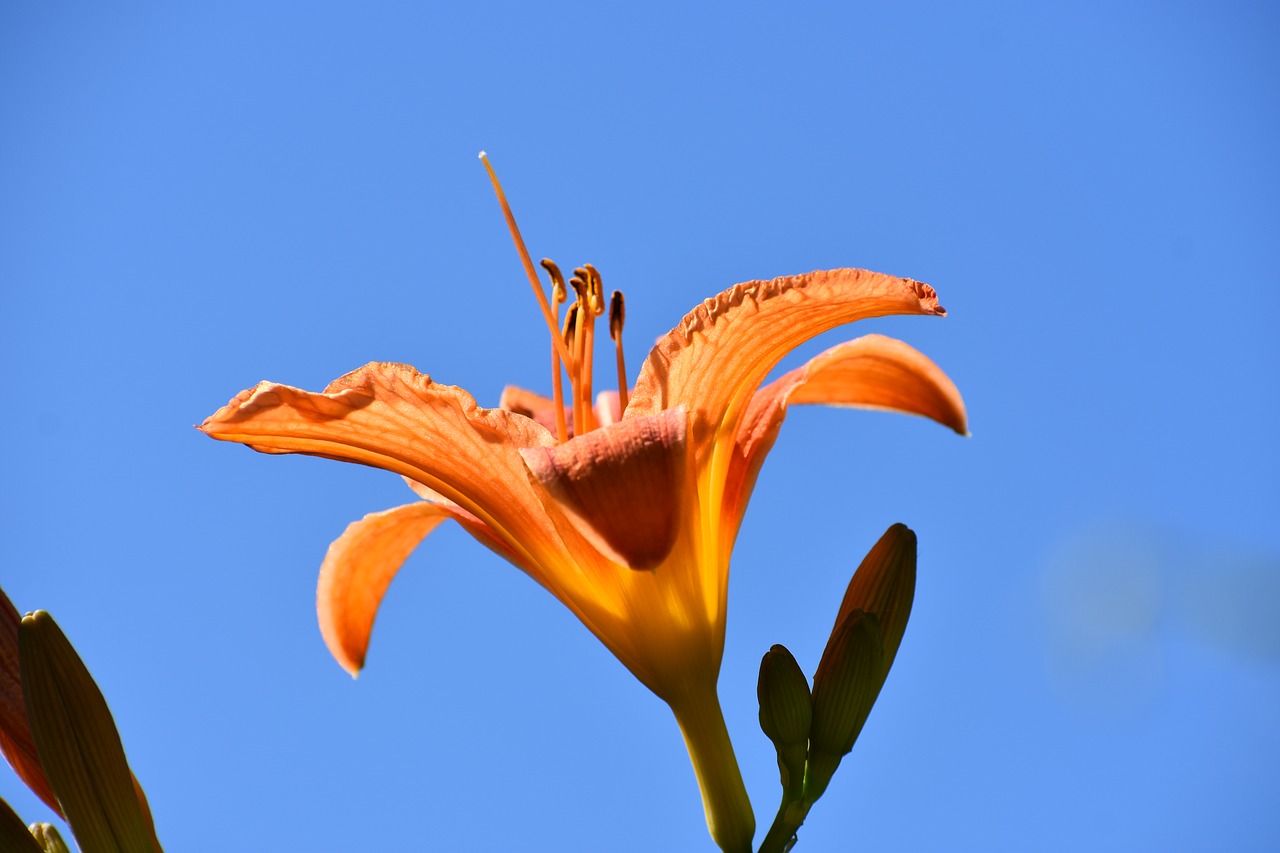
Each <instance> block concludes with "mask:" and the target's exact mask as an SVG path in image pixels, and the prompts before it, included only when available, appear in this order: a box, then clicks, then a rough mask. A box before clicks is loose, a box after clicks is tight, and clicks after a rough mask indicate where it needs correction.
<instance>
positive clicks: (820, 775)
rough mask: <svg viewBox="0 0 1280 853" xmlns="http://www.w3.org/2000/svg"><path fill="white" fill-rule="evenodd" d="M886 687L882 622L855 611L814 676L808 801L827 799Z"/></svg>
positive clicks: (841, 624) (829, 644)
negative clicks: (829, 786)
mask: <svg viewBox="0 0 1280 853" xmlns="http://www.w3.org/2000/svg"><path fill="white" fill-rule="evenodd" d="M883 683H884V646H883V643H882V641H881V635H880V625H879V621H878V620H877V619H876V617H875V615H874V614H872V613H864V612H863V611H861V610H851V611H849V612H848V613H846V614H845V615H844V618H843V619H842V620H841V621H840V622H839V624H837V625H836V629H835V630H834V631H833V632H832V634H831V639H830V640H829V641H828V642H827V648H826V650H825V651H823V653H822V660H821V661H820V662H819V663H818V671H817V672H816V673H814V676H813V724H812V725H811V726H810V729H809V764H808V768H807V771H806V773H807V775H806V777H805V786H804V791H805V801H806V802H807V803H813V802H814V801H815V800H817V799H818V797H820V796H821V795H822V792H823V791H825V790H826V788H827V784H828V783H829V782H830V781H831V775H832V774H833V773H835V771H836V767H838V766H839V765H840V759H841V758H843V757H844V756H845V755H847V754H848V753H849V750H851V749H853V744H854V741H856V740H857V739H858V734H859V733H860V732H861V731H862V726H863V724H864V723H865V722H866V721H867V715H868V714H870V713H871V706H872V705H874V704H875V701H876V696H878V695H879V693H880V686H881V685H882V684H883Z"/></svg>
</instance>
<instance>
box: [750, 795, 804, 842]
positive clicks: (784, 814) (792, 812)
mask: <svg viewBox="0 0 1280 853" xmlns="http://www.w3.org/2000/svg"><path fill="white" fill-rule="evenodd" d="M808 814H809V808H808V806H806V805H804V804H803V803H802V802H797V801H796V800H792V799H790V798H789V797H787V796H783V798H782V805H780V806H778V815H777V817H775V818H774V819H773V825H772V826H770V827H769V833H768V834H767V835H765V837H764V841H762V842H760V851H759V853H784V851H786V850H788V849H790V847H789V845H790V844H791V839H792V838H794V837H795V834H796V832H798V831H799V829H800V825H801V824H802V823H804V819H805V817H807V816H808Z"/></svg>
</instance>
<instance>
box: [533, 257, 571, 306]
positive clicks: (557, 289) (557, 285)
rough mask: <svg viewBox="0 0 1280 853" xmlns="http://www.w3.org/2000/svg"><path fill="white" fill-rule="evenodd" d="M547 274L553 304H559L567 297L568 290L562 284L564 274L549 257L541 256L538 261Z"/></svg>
mask: <svg viewBox="0 0 1280 853" xmlns="http://www.w3.org/2000/svg"><path fill="white" fill-rule="evenodd" d="M538 263H539V264H540V265H541V266H542V268H543V269H544V270H546V271H547V275H549V276H551V300H552V302H553V303H554V304H556V305H559V304H561V303H562V302H564V301H565V300H566V299H568V298H569V292H568V290H567V289H566V288H565V285H564V274H563V273H561V272H560V267H558V266H556V263H555V261H553V260H551V259H550V258H543V259H542V260H541V261H539V262H538Z"/></svg>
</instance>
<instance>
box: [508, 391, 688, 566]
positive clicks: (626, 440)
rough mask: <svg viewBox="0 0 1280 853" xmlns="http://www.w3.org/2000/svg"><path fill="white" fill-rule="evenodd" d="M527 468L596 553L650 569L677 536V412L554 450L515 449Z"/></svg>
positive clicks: (680, 479) (680, 471) (632, 421)
mask: <svg viewBox="0 0 1280 853" xmlns="http://www.w3.org/2000/svg"><path fill="white" fill-rule="evenodd" d="M522 453H523V454H524V458H525V462H526V463H527V464H528V466H529V470H530V471H531V472H532V473H533V476H534V477H535V478H536V479H537V481H538V482H539V483H541V484H542V485H543V487H545V489H546V491H547V493H548V494H549V495H550V497H551V498H552V499H554V500H555V502H556V503H557V504H558V505H559V507H560V508H561V509H563V510H564V513H565V516H566V517H567V518H568V519H569V521H570V523H571V524H572V525H573V526H574V528H575V529H576V530H577V531H578V532H579V533H581V534H582V536H583V537H584V538H585V539H586V540H587V541H588V542H590V543H591V544H592V545H593V546H594V547H595V548H596V549H597V550H598V551H599V552H600V553H601V554H604V555H605V556H606V557H608V558H609V559H611V560H613V561H614V562H616V563H620V564H621V565H624V566H629V567H631V568H633V569H652V568H654V567H656V566H657V565H658V564H659V563H661V562H662V560H663V559H664V558H665V557H666V556H667V554H669V553H670V552H671V549H672V547H673V546H674V545H675V541H676V536H677V535H678V534H679V532H680V518H681V516H680V511H681V499H682V495H683V492H684V491H685V489H684V485H685V412H684V409H682V408H681V409H673V410H669V411H665V412H660V413H659V414H657V415H654V416H652V417H646V418H628V419H626V420H623V421H619V422H618V423H616V424H613V425H611V426H608V427H602V428H600V429H596V430H592V431H591V432H589V433H587V434H585V435H581V436H578V437H577V438H574V439H572V440H571V441H567V442H565V443H564V444H561V445H559V446H556V447H537V448H530V449H527V450H524V451H522Z"/></svg>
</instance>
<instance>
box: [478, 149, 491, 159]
mask: <svg viewBox="0 0 1280 853" xmlns="http://www.w3.org/2000/svg"><path fill="white" fill-rule="evenodd" d="M488 156H489V155H488V154H486V153H484V152H483V151H481V152H480V159H481V160H483V159H484V158H486V157H488Z"/></svg>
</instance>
